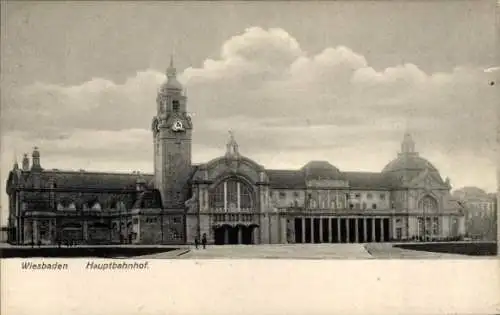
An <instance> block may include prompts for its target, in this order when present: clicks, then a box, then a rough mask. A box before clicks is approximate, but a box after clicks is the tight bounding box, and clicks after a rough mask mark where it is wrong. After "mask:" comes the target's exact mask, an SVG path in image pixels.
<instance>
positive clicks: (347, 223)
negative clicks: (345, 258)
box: [344, 218, 351, 243]
mask: <svg viewBox="0 0 500 315" xmlns="http://www.w3.org/2000/svg"><path fill="white" fill-rule="evenodd" d="M344 222H345V227H346V229H345V233H346V238H347V241H346V242H347V243H350V242H351V238H350V235H349V234H351V229H350V228H349V218H346V219H345V220H344Z"/></svg>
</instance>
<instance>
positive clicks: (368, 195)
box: [278, 191, 386, 200]
mask: <svg viewBox="0 0 500 315" xmlns="http://www.w3.org/2000/svg"><path fill="white" fill-rule="evenodd" d="M278 195H279V198H280V199H285V198H286V195H287V193H286V192H285V191H280V192H279V193H278ZM293 197H295V198H297V197H299V192H297V191H294V192H293ZM308 197H309V198H312V194H309V195H308ZM350 198H351V199H359V198H361V193H353V194H351V195H350ZM385 198H386V193H380V194H379V199H380V200H385ZM366 199H368V200H371V199H374V195H373V193H366Z"/></svg>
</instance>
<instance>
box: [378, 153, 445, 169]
mask: <svg viewBox="0 0 500 315" xmlns="http://www.w3.org/2000/svg"><path fill="white" fill-rule="evenodd" d="M424 170H428V171H430V172H438V170H437V168H436V167H435V166H434V165H432V164H431V163H430V162H429V161H427V160H426V159H424V158H422V157H420V156H418V155H416V154H401V155H400V156H398V157H397V158H396V159H394V160H392V161H391V162H389V164H387V165H386V166H385V167H384V169H383V170H382V172H383V173H387V172H398V171H418V172H421V171H424Z"/></svg>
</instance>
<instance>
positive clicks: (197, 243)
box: [194, 235, 200, 249]
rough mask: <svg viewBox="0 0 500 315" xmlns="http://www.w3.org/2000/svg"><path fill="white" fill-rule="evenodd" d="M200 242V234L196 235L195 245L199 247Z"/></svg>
mask: <svg viewBox="0 0 500 315" xmlns="http://www.w3.org/2000/svg"><path fill="white" fill-rule="evenodd" d="M199 244H200V239H199V237H198V235H196V237H195V238H194V246H195V247H196V249H198V245H199Z"/></svg>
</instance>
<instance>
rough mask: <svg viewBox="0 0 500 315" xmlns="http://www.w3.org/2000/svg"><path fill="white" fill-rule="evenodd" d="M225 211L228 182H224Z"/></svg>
mask: <svg viewBox="0 0 500 315" xmlns="http://www.w3.org/2000/svg"><path fill="white" fill-rule="evenodd" d="M224 212H227V182H224Z"/></svg>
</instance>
